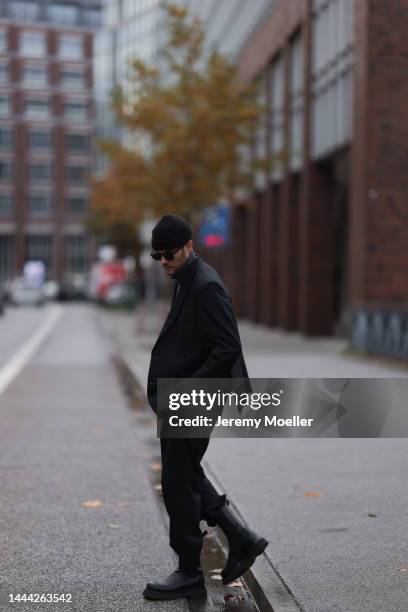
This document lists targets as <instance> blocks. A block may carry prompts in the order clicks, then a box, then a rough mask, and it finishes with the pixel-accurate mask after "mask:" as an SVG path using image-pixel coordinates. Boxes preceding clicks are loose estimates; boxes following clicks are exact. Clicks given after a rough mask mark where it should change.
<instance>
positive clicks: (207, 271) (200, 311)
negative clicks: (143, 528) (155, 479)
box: [143, 215, 268, 599]
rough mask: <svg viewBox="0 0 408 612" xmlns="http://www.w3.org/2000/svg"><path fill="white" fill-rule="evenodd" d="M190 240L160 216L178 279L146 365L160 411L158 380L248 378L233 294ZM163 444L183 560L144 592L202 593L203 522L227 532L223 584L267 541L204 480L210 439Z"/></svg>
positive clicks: (175, 538)
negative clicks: (202, 258) (198, 253)
mask: <svg viewBox="0 0 408 612" xmlns="http://www.w3.org/2000/svg"><path fill="white" fill-rule="evenodd" d="M191 238H192V232H191V226H190V225H189V224H188V223H187V222H186V221H185V220H184V219H182V218H181V217H179V216H177V215H165V216H164V217H162V219H161V220H160V221H159V222H158V223H157V224H156V226H155V227H154V229H153V232H152V248H153V252H152V257H153V258H154V259H155V260H156V261H159V262H160V264H161V266H162V268H163V270H164V272H165V274H166V275H167V276H168V277H170V278H172V279H174V280H175V287H174V293H173V299H172V304H171V308H170V312H169V314H168V316H167V319H166V321H165V323H164V325H163V328H162V330H161V332H160V334H159V336H158V339H157V341H156V343H155V345H154V347H153V349H152V355H151V362H150V368H149V375H148V387H147V395H148V399H149V403H150V405H151V407H152V409H153V410H154V411H155V412H157V379H159V378H248V373H247V369H246V366H245V361H244V358H243V355H242V347H241V341H240V337H239V332H238V325H237V321H236V318H235V315H234V311H233V308H232V303H231V299H230V297H229V295H228V292H227V290H226V288H225V286H224V284H223V282H222V280H221V278H220V277H219V275H218V274H217V272H216V271H215V270H214V269H213V268H211V266H209V265H208V264H206V263H205V262H204V261H202V260H201V258H200V257H198V256H197V255H196V253H195V252H194V251H193V243H192V240H191ZM160 442H161V457H162V493H163V499H164V503H165V506H166V510H167V512H168V515H169V518H170V546H171V547H172V548H173V550H174V551H175V552H176V554H177V556H178V559H179V564H178V568H177V570H176V571H175V572H173V573H172V574H170V576H168V577H167V578H165V579H163V580H161V581H159V582H151V583H148V584H147V586H146V588H145V590H144V592H143V594H144V596H145V597H147V598H149V599H178V598H181V597H187V598H197V599H199V598H205V597H206V588H205V582H204V576H203V573H202V571H201V567H200V553H201V546H202V538H203V534H202V533H201V530H200V526H199V523H200V520H202V519H203V520H205V521H206V522H207V524H208V525H210V526H215V525H218V526H219V527H220V528H221V529H222V530H223V531H224V533H225V535H226V538H227V541H228V545H229V554H228V560H227V564H226V566H225V568H224V569H223V571H222V573H221V575H222V578H223V583H224V584H228V583H230V582H232V581H233V580H235V579H236V578H238V577H239V576H241V575H242V574H243V573H244V572H245V571H246V570H247V569H248V568H249V567H250V566H251V565H252V564H253V562H254V561H255V559H256V557H257V556H258V555H259V554H261V553H262V552H263V550H264V549H265V548H266V546H267V544H268V543H267V541H266V540H265V539H264V538H261V537H259V536H258V535H257V534H256V533H254V532H253V531H251V530H250V529H248V528H247V527H246V526H244V525H243V524H242V523H241V522H240V521H239V520H238V519H237V518H236V517H235V516H234V515H233V514H232V513H231V511H230V510H229V508H228V501H227V500H226V496H225V495H220V494H219V493H218V492H217V491H216V490H215V488H214V487H213V485H212V484H211V482H210V481H209V480H208V479H207V478H206V476H205V474H204V471H203V468H202V466H201V464H200V463H201V459H202V457H203V455H204V453H205V451H206V449H207V446H208V443H209V439H208V438H163V437H162V438H161V441H160Z"/></svg>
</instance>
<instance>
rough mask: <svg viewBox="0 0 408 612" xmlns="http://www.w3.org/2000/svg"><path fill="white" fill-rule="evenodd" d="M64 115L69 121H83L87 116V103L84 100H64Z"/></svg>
mask: <svg viewBox="0 0 408 612" xmlns="http://www.w3.org/2000/svg"><path fill="white" fill-rule="evenodd" d="M64 115H65V117H66V118H67V119H70V120H71V121H75V120H79V121H84V120H85V119H86V118H87V104H86V103H85V102H65V104H64Z"/></svg>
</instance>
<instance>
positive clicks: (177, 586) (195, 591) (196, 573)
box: [143, 567, 207, 599]
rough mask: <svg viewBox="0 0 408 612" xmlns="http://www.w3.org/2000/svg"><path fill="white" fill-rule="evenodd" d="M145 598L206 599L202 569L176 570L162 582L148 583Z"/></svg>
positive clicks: (144, 593)
mask: <svg viewBox="0 0 408 612" xmlns="http://www.w3.org/2000/svg"><path fill="white" fill-rule="evenodd" d="M143 596H144V597H146V599H181V598H182V597H186V598H187V599H205V598H206V597H207V589H206V588H205V581H204V575H203V572H202V571H201V568H199V567H197V568H195V569H192V570H184V569H180V567H179V568H178V569H176V571H175V572H173V573H172V574H170V576H167V578H164V579H163V580H161V581H160V582H148V583H147V585H146V588H145V590H144V591H143Z"/></svg>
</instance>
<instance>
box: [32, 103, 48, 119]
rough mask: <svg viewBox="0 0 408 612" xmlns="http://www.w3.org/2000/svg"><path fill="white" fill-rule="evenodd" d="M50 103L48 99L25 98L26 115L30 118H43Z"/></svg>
mask: <svg viewBox="0 0 408 612" xmlns="http://www.w3.org/2000/svg"><path fill="white" fill-rule="evenodd" d="M49 110H50V103H49V101H48V100H35V99H31V100H27V102H26V115H27V117H31V118H32V119H44V118H47V117H48V115H49Z"/></svg>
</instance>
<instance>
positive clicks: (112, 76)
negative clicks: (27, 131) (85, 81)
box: [94, 0, 162, 176]
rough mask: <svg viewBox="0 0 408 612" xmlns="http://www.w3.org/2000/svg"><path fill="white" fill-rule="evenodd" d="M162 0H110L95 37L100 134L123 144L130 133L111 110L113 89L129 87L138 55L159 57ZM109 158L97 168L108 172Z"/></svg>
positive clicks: (126, 141) (141, 56)
mask: <svg viewBox="0 0 408 612" xmlns="http://www.w3.org/2000/svg"><path fill="white" fill-rule="evenodd" d="M161 6H162V2H161V0H109V1H106V2H104V4H103V11H102V25H101V28H100V29H99V31H98V32H97V34H96V37H95V56H94V74H95V88H94V92H95V101H96V119H97V135H98V137H99V138H107V139H115V140H119V141H121V142H122V143H123V144H126V143H128V144H130V145H131V144H132V143H131V142H129V139H130V135H129V133H127V132H126V131H125V130H123V129H122V128H121V127H120V126H119V125H118V124H117V123H116V122H115V118H114V115H113V113H112V110H111V92H112V90H113V88H114V87H115V86H117V85H120V86H122V87H124V88H126V84H127V82H128V78H129V67H130V62H131V60H132V59H134V58H136V57H137V58H139V59H142V60H144V61H146V62H150V61H153V60H155V58H156V54H157V51H158V48H159V41H160V32H161V29H160V23H161ZM105 169H106V160H105V159H104V157H103V156H102V155H98V157H97V172H98V175H99V176H102V175H103V174H104V171H105Z"/></svg>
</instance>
